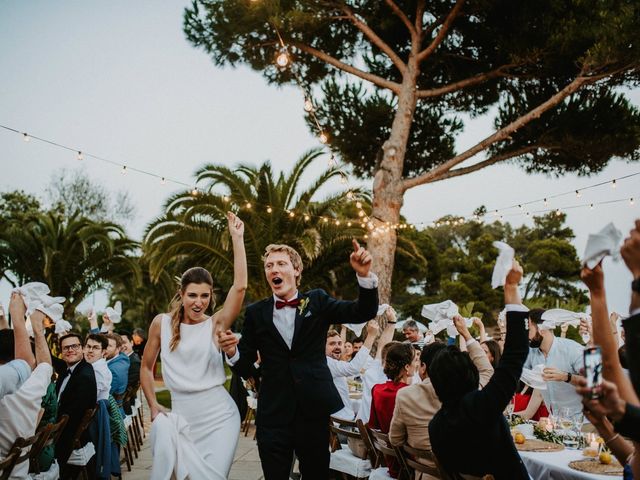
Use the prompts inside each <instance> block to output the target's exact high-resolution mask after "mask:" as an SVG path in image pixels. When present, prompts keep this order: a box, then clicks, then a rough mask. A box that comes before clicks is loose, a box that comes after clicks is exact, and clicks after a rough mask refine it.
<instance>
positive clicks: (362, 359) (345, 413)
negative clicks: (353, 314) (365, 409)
mask: <svg viewBox="0 0 640 480" xmlns="http://www.w3.org/2000/svg"><path fill="white" fill-rule="evenodd" d="M379 328H380V327H379V325H378V322H377V321H375V320H371V321H370V322H369V323H367V338H366V340H365V342H364V345H363V346H362V348H361V349H360V351H359V352H358V354H357V355H356V356H355V357H353V360H351V361H350V362H347V361H344V360H340V358H341V356H342V341H341V340H340V334H339V333H338V332H337V331H335V330H329V331H328V332H327V342H326V345H325V354H326V356H327V366H328V367H329V371H330V372H331V377H332V378H333V383H334V385H335V386H336V389H337V390H338V393H339V394H340V398H341V399H342V403H343V405H344V406H343V407H342V409H341V410H340V411H338V412H336V413H334V414H333V416H334V417H338V418H344V419H345V420H353V419H354V418H355V416H356V414H355V412H354V411H353V409H352V408H351V400H350V399H349V385H348V384H347V377H353V376H354V375H359V374H360V370H361V369H362V368H364V366H365V365H366V364H367V362H368V360H369V358H370V357H369V352H370V351H371V347H372V346H373V342H374V341H375V339H376V336H377V334H378V330H379Z"/></svg>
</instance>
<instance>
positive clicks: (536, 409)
mask: <svg viewBox="0 0 640 480" xmlns="http://www.w3.org/2000/svg"><path fill="white" fill-rule="evenodd" d="M519 390H520V391H519V393H516V394H515V396H514V397H513V414H514V415H518V416H519V417H522V418H524V419H525V420H535V421H538V420H540V419H541V418H544V417H549V410H547V407H546V406H545V404H544V400H543V398H542V394H541V393H540V390H538V389H537V388H532V387H530V386H529V385H527V384H526V383H524V382H520V388H519Z"/></svg>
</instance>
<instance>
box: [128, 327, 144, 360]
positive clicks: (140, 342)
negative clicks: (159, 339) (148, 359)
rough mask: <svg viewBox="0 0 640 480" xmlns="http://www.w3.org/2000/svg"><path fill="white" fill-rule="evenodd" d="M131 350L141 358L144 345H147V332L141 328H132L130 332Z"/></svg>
mask: <svg viewBox="0 0 640 480" xmlns="http://www.w3.org/2000/svg"><path fill="white" fill-rule="evenodd" d="M132 340H133V351H134V352H136V353H137V354H138V356H139V357H140V358H141V359H142V354H143V353H144V347H145V346H146V345H147V332H145V331H144V329H142V328H134V329H133V334H132Z"/></svg>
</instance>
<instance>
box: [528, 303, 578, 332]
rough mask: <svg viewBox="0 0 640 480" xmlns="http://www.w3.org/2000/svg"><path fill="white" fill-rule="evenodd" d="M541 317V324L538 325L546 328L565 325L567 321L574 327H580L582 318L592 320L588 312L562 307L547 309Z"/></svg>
mask: <svg viewBox="0 0 640 480" xmlns="http://www.w3.org/2000/svg"><path fill="white" fill-rule="evenodd" d="M541 318H542V323H541V324H539V325H538V327H539V328H542V329H545V330H553V329H554V328H556V327H557V326H560V325H564V324H565V323H568V324H569V325H573V326H574V327H578V326H580V319H581V318H584V319H586V320H587V321H589V322H590V321H591V317H590V316H589V315H587V314H586V313H576V312H571V311H569V310H564V309H562V308H552V309H551V310H546V311H545V312H544V313H543V314H542V317H541Z"/></svg>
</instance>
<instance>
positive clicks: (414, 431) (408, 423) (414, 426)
mask: <svg viewBox="0 0 640 480" xmlns="http://www.w3.org/2000/svg"><path fill="white" fill-rule="evenodd" d="M454 325H455V327H456V329H457V330H458V333H459V334H460V335H461V337H462V338H463V339H464V340H465V342H466V345H467V351H468V353H469V357H470V358H471V361H472V362H473V364H474V365H475V366H476V368H477V369H478V375H479V379H480V380H479V386H480V387H484V386H485V385H486V384H487V383H488V382H489V379H490V378H491V376H492V375H493V368H492V367H491V363H489V359H488V358H487V356H486V355H485V353H484V352H483V351H482V348H481V346H480V344H479V343H478V342H477V341H476V340H474V338H473V337H472V336H471V334H470V333H469V330H468V329H467V326H466V324H465V321H464V319H463V318H462V317H456V318H455V319H454ZM443 348H446V345H445V344H444V343H442V342H439V341H438V342H434V343H430V344H429V345H425V347H424V348H423V349H422V353H421V354H420V366H419V368H418V374H419V375H420V378H421V380H422V381H421V382H420V383H417V384H415V385H411V386H409V387H407V388H403V389H402V390H399V391H398V395H397V396H396V406H395V410H394V412H393V418H392V419H391V428H390V429H389V440H390V441H391V443H392V444H393V445H396V446H402V445H405V444H407V445H409V446H410V447H413V448H417V449H420V450H431V442H430V441H429V422H430V421H431V419H432V418H433V416H434V415H435V414H436V412H437V411H438V410H440V407H441V406H442V403H441V402H440V399H438V396H437V395H436V392H435V390H434V389H433V385H432V384H431V379H430V378H429V367H430V365H431V363H432V361H433V358H434V356H435V355H436V353H438V352H439V351H440V350H441V349H443ZM430 466H432V467H435V465H434V464H430ZM419 476H420V474H419V473H416V478H419ZM428 478H429V476H428V475H426V474H425V475H424V476H423V480H424V479H428Z"/></svg>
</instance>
